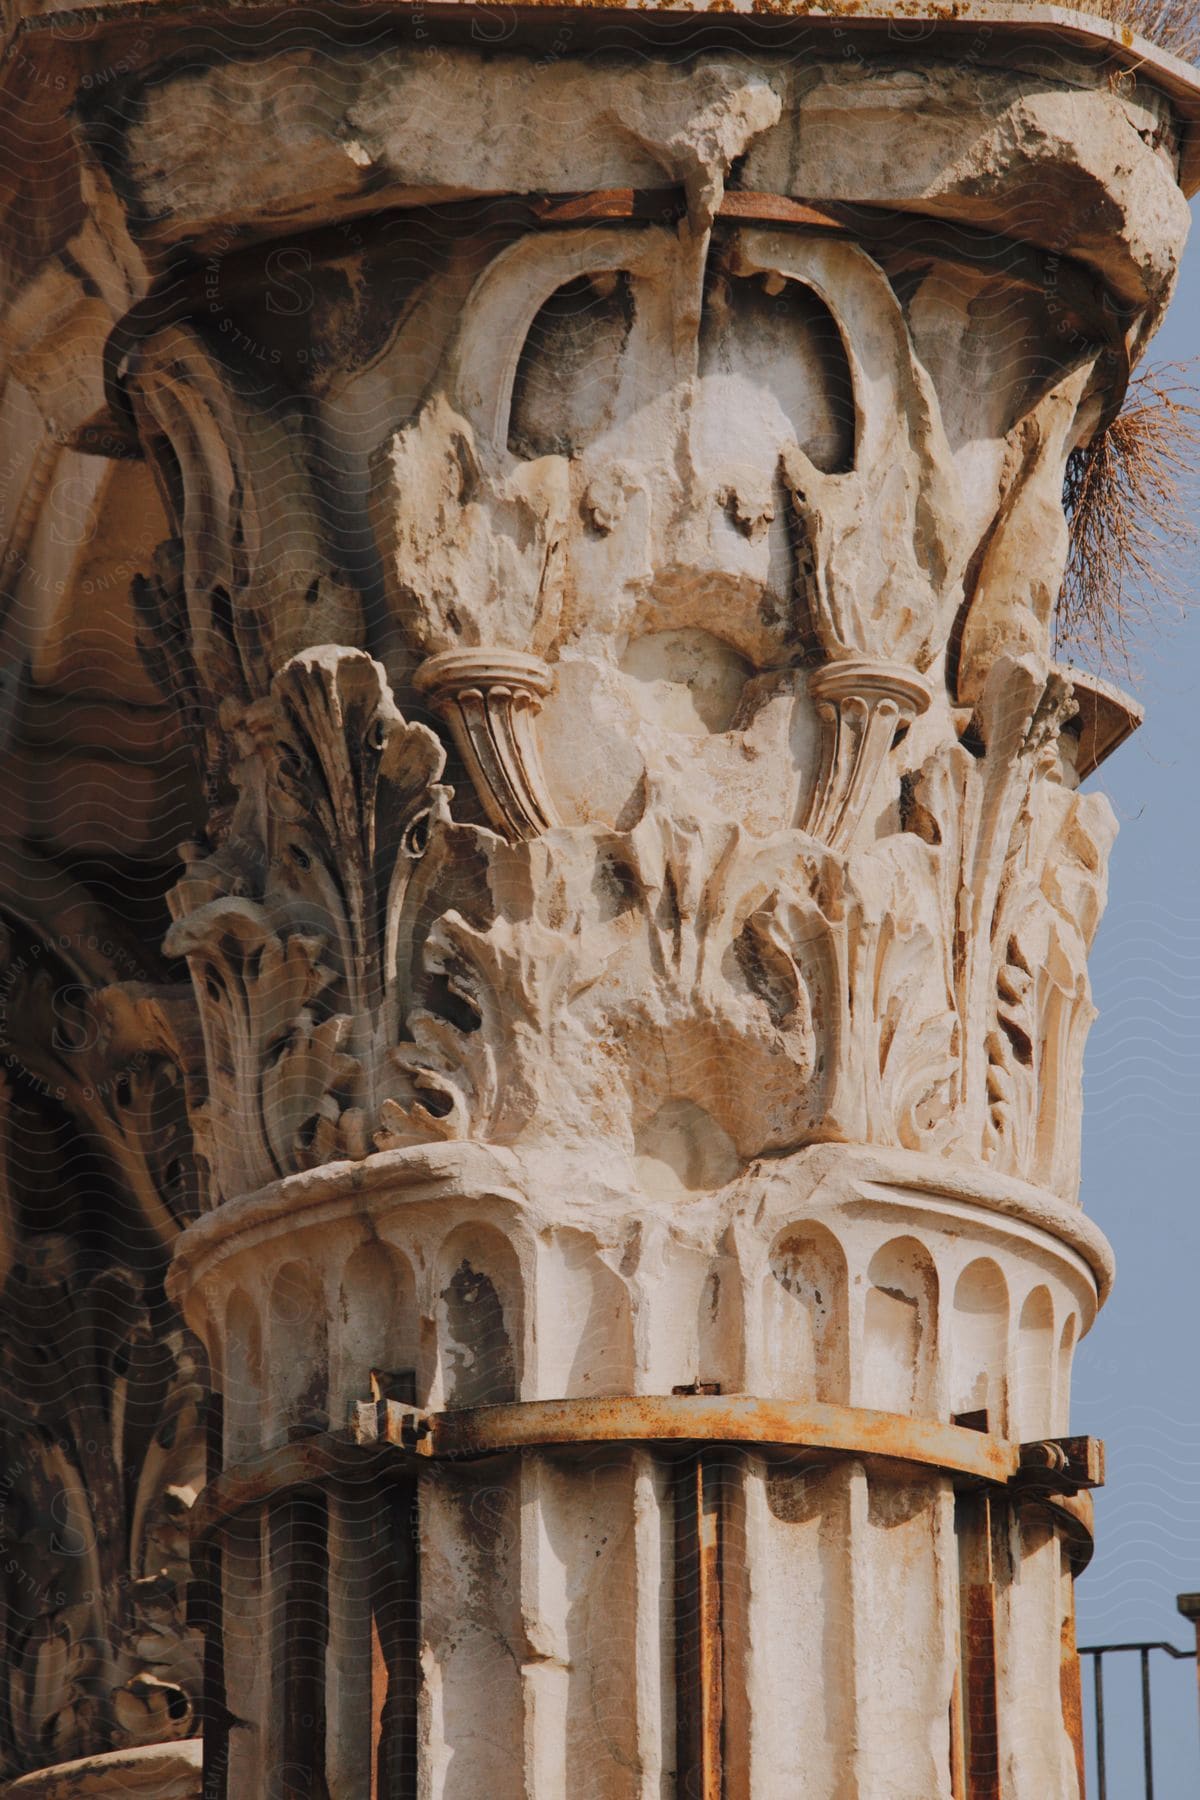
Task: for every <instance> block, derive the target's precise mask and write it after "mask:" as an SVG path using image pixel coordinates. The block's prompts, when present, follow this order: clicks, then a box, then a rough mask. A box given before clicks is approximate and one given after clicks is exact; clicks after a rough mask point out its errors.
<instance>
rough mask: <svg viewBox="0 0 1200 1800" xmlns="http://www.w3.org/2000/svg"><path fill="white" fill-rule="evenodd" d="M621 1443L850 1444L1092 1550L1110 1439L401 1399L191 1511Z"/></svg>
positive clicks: (814, 1411)
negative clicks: (412, 1471) (1058, 1530)
mask: <svg viewBox="0 0 1200 1800" xmlns="http://www.w3.org/2000/svg"><path fill="white" fill-rule="evenodd" d="M618 1443H630V1444H646V1445H651V1444H654V1445H661V1446H663V1447H667V1446H671V1445H675V1446H678V1447H680V1448H681V1449H682V1448H683V1447H685V1446H688V1445H691V1446H693V1447H697V1446H700V1445H705V1444H710V1445H714V1444H729V1445H738V1444H740V1445H743V1446H747V1447H751V1446H752V1447H754V1448H756V1449H761V1450H778V1451H781V1452H786V1453H788V1454H790V1455H795V1454H796V1453H797V1452H802V1451H811V1452H813V1454H814V1455H817V1456H828V1455H831V1454H832V1455H838V1454H840V1455H849V1456H856V1457H861V1458H863V1459H864V1460H866V1461H869V1462H870V1461H881V1462H885V1463H895V1464H899V1465H902V1466H904V1467H906V1468H908V1469H910V1470H911V1469H913V1468H914V1467H916V1468H919V1469H924V1470H927V1471H931V1472H935V1473H938V1474H942V1475H948V1476H950V1477H951V1478H952V1479H958V1480H960V1481H963V1482H967V1483H979V1484H982V1485H984V1486H992V1487H998V1488H1004V1489H1006V1490H1007V1491H1008V1492H1009V1493H1010V1495H1011V1496H1012V1497H1013V1498H1014V1499H1015V1500H1016V1501H1017V1502H1018V1504H1023V1505H1035V1506H1045V1507H1047V1508H1049V1509H1050V1510H1051V1512H1052V1513H1053V1515H1054V1517H1055V1519H1056V1521H1057V1522H1059V1523H1061V1525H1062V1527H1063V1530H1064V1532H1065V1534H1066V1536H1067V1537H1068V1538H1069V1539H1070V1540H1072V1543H1073V1545H1074V1548H1075V1552H1076V1553H1077V1554H1078V1555H1079V1556H1080V1557H1081V1559H1082V1560H1086V1556H1087V1553H1088V1550H1089V1549H1090V1542H1091V1520H1090V1504H1091V1503H1090V1499H1089V1497H1088V1495H1087V1493H1086V1492H1082V1491H1081V1490H1086V1489H1088V1488H1092V1487H1099V1486H1102V1485H1103V1481H1104V1451H1103V1445H1102V1444H1100V1443H1099V1442H1098V1440H1096V1439H1094V1438H1061V1439H1047V1440H1040V1441H1038V1442H1035V1443H1030V1444H1014V1443H1010V1442H1009V1441H1008V1440H1007V1439H1004V1438H1000V1437H994V1436H992V1435H991V1434H990V1433H988V1432H982V1431H973V1430H971V1429H969V1428H968V1427H966V1426H962V1425H951V1424H946V1423H944V1422H943V1421H941V1420H938V1419H914V1418H910V1417H909V1416H908V1415H907V1414H903V1413H888V1412H879V1411H876V1410H874V1409H872V1408H869V1407H859V1406H833V1405H829V1404H826V1403H823V1402H818V1401H805V1400H763V1399H759V1398H758V1397H757V1396H755V1395H753V1394H720V1395H718V1394H707V1393H695V1394H693V1393H678V1394H638V1395H617V1396H614V1397H613V1398H611V1399H603V1400H593V1399H571V1400H524V1401H512V1402H509V1403H506V1404H504V1405H499V1406H478V1407H470V1408H464V1409H463V1410H462V1411H457V1412H456V1411H451V1412H433V1413H431V1412H424V1411H422V1410H420V1409H419V1408H417V1407H413V1406H410V1405H408V1404H407V1403H406V1402H403V1401H398V1400H390V1399H389V1400H379V1401H371V1402H364V1403H362V1404H360V1405H359V1406H357V1407H356V1408H355V1417H354V1429H353V1430H352V1431H347V1432H318V1433H312V1434H310V1435H307V1436H305V1437H303V1438H301V1439H300V1440H298V1441H297V1442H294V1443H287V1444H281V1445H279V1446H277V1447H276V1448H274V1449H271V1450H268V1451H264V1452H263V1453H262V1454H261V1455H260V1456H257V1457H253V1458H251V1459H250V1460H249V1461H248V1462H245V1463H241V1464H238V1465H236V1466H234V1467H231V1468H227V1469H225V1470H224V1471H223V1472H222V1473H221V1474H220V1475H219V1476H217V1477H216V1479H215V1480H213V1481H211V1482H210V1483H209V1485H208V1486H207V1487H206V1488H205V1489H204V1491H203V1493H202V1494H201V1495H200V1498H199V1499H198V1500H197V1502H196V1505H195V1506H194V1507H193V1509H192V1518H191V1526H192V1539H193V1542H200V1541H202V1540H203V1539H204V1538H205V1537H206V1536H208V1534H209V1533H211V1532H212V1531H213V1530H215V1529H216V1528H217V1527H218V1526H219V1525H220V1524H221V1523H222V1521H223V1520H224V1519H226V1518H229V1517H231V1516H232V1515H233V1514H234V1513H237V1512H240V1511H244V1510H245V1509H246V1508H247V1507H250V1506H254V1505H257V1504H259V1503H261V1502H262V1501H264V1500H266V1499H269V1498H270V1497H271V1496H272V1495H273V1494H276V1493H278V1492H280V1491H281V1490H282V1489H285V1488H297V1487H305V1486H323V1485H324V1484H325V1483H326V1482H329V1481H331V1480H337V1479H338V1478H339V1477H350V1476H352V1477H354V1478H358V1477H359V1476H361V1475H362V1474H363V1473H364V1472H366V1470H367V1469H368V1468H369V1469H370V1470H372V1471H373V1470H374V1469H375V1467H376V1465H378V1467H379V1469H380V1471H381V1472H385V1471H386V1470H387V1468H389V1467H391V1466H393V1465H396V1466H405V1465H409V1466H411V1465H412V1464H414V1463H415V1464H416V1465H417V1466H419V1465H420V1463H421V1462H422V1461H428V1460H431V1461H436V1462H448V1463H453V1462H464V1463H466V1462H470V1461H473V1460H476V1459H478V1458H480V1457H487V1456H500V1455H506V1454H510V1453H512V1452H514V1451H518V1450H537V1449H560V1450H566V1449H570V1448H572V1447H580V1448H582V1447H586V1446H588V1445H593V1444H618Z"/></svg>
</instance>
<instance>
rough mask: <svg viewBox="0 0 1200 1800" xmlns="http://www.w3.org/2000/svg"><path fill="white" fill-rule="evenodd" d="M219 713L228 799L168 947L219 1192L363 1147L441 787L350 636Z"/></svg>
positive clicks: (378, 1095)
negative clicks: (199, 1030) (178, 958)
mask: <svg viewBox="0 0 1200 1800" xmlns="http://www.w3.org/2000/svg"><path fill="white" fill-rule="evenodd" d="M226 725H227V728H228V729H229V730H230V732H231V733H232V734H233V736H234V738H235V740H236V743H237V753H236V767H235V779H236V780H237V781H238V782H239V784H240V793H239V797H238V801H237V804H236V806H235V807H234V809H233V811H232V815H231V817H230V819H229V821H228V827H227V831H226V834H225V837H224V839H223V841H222V842H220V843H219V844H218V845H217V847H216V848H215V850H213V851H212V852H211V853H209V854H204V853H203V852H202V851H201V850H199V849H197V851H196V853H195V855H194V857H193V860H192V861H191V863H190V865H189V868H188V873H187V875H186V876H185V878H184V880H183V881H182V882H181V883H180V885H179V887H178V888H177V889H176V892H175V895H174V897H173V900H172V905H173V908H174V912H175V917H176V924H175V925H174V927H173V928H172V931H171V932H170V934H169V936H168V939H167V948H168V950H169V951H170V952H171V953H173V954H175V955H183V956H186V957H187V958H188V962H189V965H190V967H191V970H192V976H193V981H194V984H195V989H196V997H197V1005H198V1008H199V1012H200V1017H201V1021H202V1024H203V1030H204V1039H205V1050H206V1062H207V1066H208V1071H209V1091H208V1097H207V1101H206V1102H205V1104H204V1105H203V1107H202V1108H200V1109H199V1113H200V1129H201V1137H202V1140H203V1141H204V1142H205V1143H206V1144H207V1145H209V1146H210V1149H209V1154H210V1156H211V1159H212V1161H213V1164H214V1168H215V1170H216V1177H217V1181H218V1184H219V1187H220V1190H221V1192H223V1193H225V1194H229V1193H237V1192H244V1191H245V1190H247V1189H249V1188H254V1187H258V1186H261V1185H262V1184H263V1183H265V1182H267V1181H270V1180H273V1179H275V1178H276V1177H278V1176H279V1175H281V1174H286V1173H288V1172H290V1171H292V1170H294V1169H296V1168H304V1167H308V1166H311V1165H312V1164H314V1163H319V1162H323V1161H325V1160H327V1159H328V1158H329V1157H330V1156H331V1155H335V1154H336V1155H357V1156H364V1155H366V1154H367V1153H368V1152H369V1150H370V1148H371V1144H372V1137H371V1133H372V1121H373V1120H374V1119H375V1118H376V1116H377V1113H378V1107H379V1103H380V1100H381V1099H382V1098H384V1097H386V1096H387V1095H388V1093H389V1091H390V1085H391V1080H392V1078H391V1076H390V1074H389V1070H390V1052H391V1051H392V1050H393V1049H394V1047H395V1045H396V1043H397V1041H398V1037H399V1030H400V1025H399V1019H400V1007H401V1002H402V995H401V990H400V985H399V984H400V979H401V957H402V953H403V949H404V944H403V932H404V930H405V928H406V918H405V910H404V903H405V896H406V893H407V889H408V886H409V883H410V881H411V879H412V874H413V871H414V869H415V868H416V866H417V865H418V863H419V861H420V859H421V856H422V855H423V854H424V848H425V843H426V840H427V838H428V834H429V831H430V827H431V821H432V819H433V817H434V814H435V813H436V812H437V811H438V810H439V809H440V808H442V807H444V804H445V799H446V790H445V789H443V788H441V787H439V786H438V784H437V779H436V778H437V776H438V775H439V774H440V773H441V770H442V765H443V763H444V760H445V757H444V752H443V750H442V748H441V746H440V744H439V743H438V741H437V739H436V737H434V735H433V733H432V732H431V731H429V730H428V729H427V728H426V727H425V726H423V725H410V724H408V723H407V722H406V721H405V720H404V719H403V718H402V716H401V715H400V714H399V712H397V710H396V708H395V705H394V703H393V701H392V697H391V692H390V689H389V688H388V686H387V682H386V679H385V677H384V674H383V671H382V669H381V668H380V666H379V665H378V664H377V663H375V662H373V661H372V660H371V658H370V657H368V656H366V655H365V654H364V653H363V652H361V651H350V650H339V649H336V648H332V647H325V648H323V649H320V650H316V651H312V652H309V653H307V654H305V655H302V656H299V657H296V658H294V659H293V660H292V661H291V662H289V663H287V664H285V666H284V668H283V669H282V670H281V671H280V673H279V675H278V676H277V677H276V679H275V681H274V683H273V687H272V693H271V695H270V697H269V699H267V700H265V701H260V702H255V703H253V704H252V705H251V706H249V707H247V708H244V709H241V710H237V709H234V708H230V709H227V712H226Z"/></svg>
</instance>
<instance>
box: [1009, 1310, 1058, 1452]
mask: <svg viewBox="0 0 1200 1800" xmlns="http://www.w3.org/2000/svg"><path fill="white" fill-rule="evenodd" d="M1057 1388H1058V1344H1057V1340H1056V1335H1055V1320H1054V1299H1053V1296H1052V1295H1051V1293H1050V1290H1049V1288H1047V1287H1045V1286H1041V1285H1039V1286H1038V1287H1035V1288H1033V1289H1031V1291H1030V1292H1029V1293H1028V1294H1026V1296H1025V1298H1024V1300H1023V1301H1022V1303H1021V1311H1020V1315H1019V1317H1018V1320H1017V1327H1016V1337H1015V1341H1014V1357H1013V1371H1012V1380H1011V1383H1010V1395H1009V1401H1010V1410H1011V1413H1012V1430H1013V1436H1014V1437H1016V1438H1018V1439H1019V1441H1020V1442H1022V1443H1026V1442H1028V1441H1030V1440H1031V1439H1033V1438H1038V1437H1050V1436H1052V1435H1054V1433H1055V1432H1056V1431H1057V1429H1058V1426H1057V1422H1056V1421H1057V1415H1058V1393H1057Z"/></svg>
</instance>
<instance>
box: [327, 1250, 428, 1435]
mask: <svg viewBox="0 0 1200 1800" xmlns="http://www.w3.org/2000/svg"><path fill="white" fill-rule="evenodd" d="M330 1355H331V1371H330V1396H331V1398H330V1405H329V1414H330V1420H331V1422H332V1424H333V1426H334V1429H338V1428H339V1427H340V1426H341V1424H342V1422H343V1420H344V1419H345V1418H346V1417H347V1416H348V1412H349V1408H350V1406H351V1404H352V1403H353V1402H354V1401H356V1400H362V1399H363V1398H364V1397H365V1396H366V1395H367V1393H369V1391H370V1382H371V1374H372V1371H376V1372H377V1374H378V1378H379V1388H380V1392H381V1393H383V1394H385V1395H393V1396H394V1397H395V1398H397V1399H405V1398H411V1399H413V1400H415V1399H416V1398H417V1395H418V1391H419V1389H420V1384H421V1379H422V1376H425V1380H426V1385H427V1381H428V1377H427V1374H426V1371H425V1369H424V1366H423V1365H424V1362H425V1356H424V1354H423V1351H422V1345H421V1330H420V1320H419V1318H418V1313H417V1291H416V1280H415V1276H414V1273H413V1268H412V1265H411V1263H410V1261H409V1259H408V1257H406V1256H404V1255H402V1254H401V1252H400V1251H399V1250H397V1249H396V1248H394V1246H392V1245H391V1244H387V1243H383V1242H381V1241H378V1240H374V1239H373V1240H371V1241H370V1242H368V1243H365V1244H360V1245H359V1247H358V1249H357V1250H355V1251H354V1252H353V1253H352V1254H351V1256H350V1257H349V1259H348V1260H347V1262H346V1266H345V1268H344V1269H343V1270H342V1274H341V1279H340V1281H339V1283H338V1299H337V1305H336V1308H335V1310H334V1313H333V1328H332V1331H331V1334H330ZM410 1382H411V1386H412V1391H411V1393H406V1392H405V1391H403V1390H404V1389H405V1388H407V1387H408V1384H409V1383H410Z"/></svg>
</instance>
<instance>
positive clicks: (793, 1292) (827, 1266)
mask: <svg viewBox="0 0 1200 1800" xmlns="http://www.w3.org/2000/svg"><path fill="white" fill-rule="evenodd" d="M763 1286H764V1293H763V1331H764V1335H765V1344H764V1349H763V1353H762V1354H763V1367H764V1371H765V1373H766V1376H767V1379H768V1381H769V1382H770V1383H771V1390H772V1391H773V1392H775V1393H778V1394H779V1395H780V1396H781V1397H782V1398H785V1399H804V1398H806V1397H809V1396H812V1397H815V1398H816V1399H818V1400H823V1401H831V1402H833V1403H834V1404H835V1405H845V1404H846V1403H847V1399H848V1395H849V1391H850V1367H851V1346H850V1315H849V1294H850V1276H849V1269H848V1266H847V1261H846V1255H845V1252H844V1250H843V1249H842V1246H841V1245H840V1243H839V1242H838V1240H837V1237H836V1236H835V1234H834V1233H833V1232H832V1231H831V1230H830V1229H829V1228H828V1226H825V1225H822V1224H818V1223H817V1222H816V1221H804V1222H801V1223H798V1224H796V1225H789V1226H786V1227H785V1228H784V1230H783V1231H781V1232H780V1234H779V1236H778V1237H777V1238H776V1239H775V1242H774V1244H773V1245H772V1247H771V1252H770V1257H769V1260H768V1273H767V1276H766V1278H765V1280H764V1284H763ZM874 1324H875V1321H874V1320H872V1325H874Z"/></svg>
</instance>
